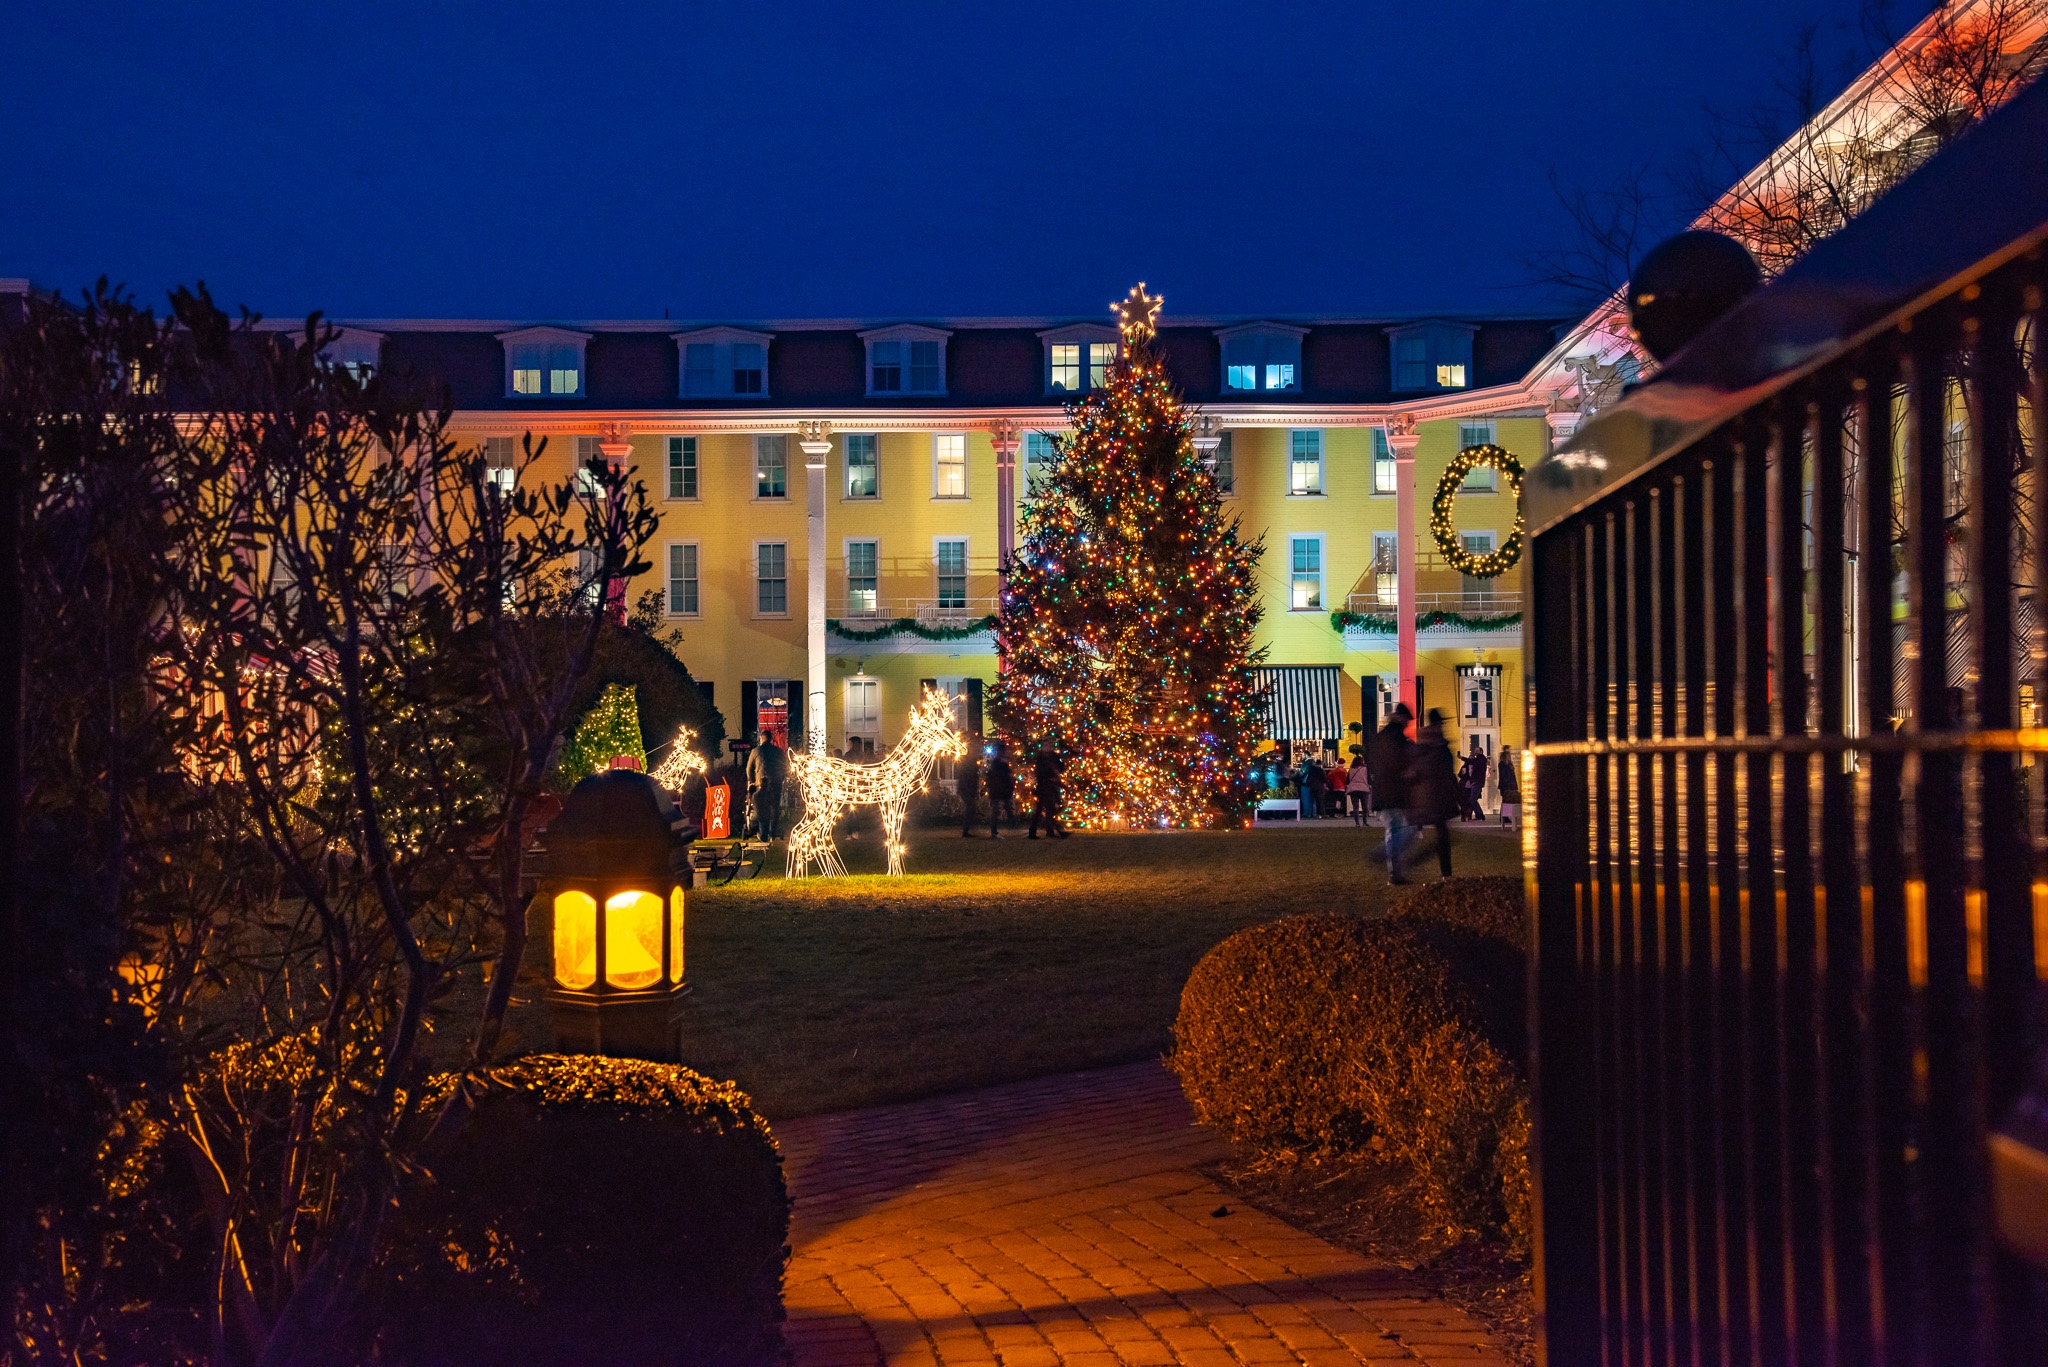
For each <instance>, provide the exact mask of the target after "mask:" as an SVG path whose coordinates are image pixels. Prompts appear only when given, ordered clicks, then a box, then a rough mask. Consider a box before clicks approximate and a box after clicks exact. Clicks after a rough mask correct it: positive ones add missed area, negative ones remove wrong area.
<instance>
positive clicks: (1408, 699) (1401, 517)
mask: <svg viewBox="0 0 2048 1367" xmlns="http://www.w3.org/2000/svg"><path fill="white" fill-rule="evenodd" d="M1421 440H1422V438H1420V437H1418V436H1416V435H1415V420H1414V419H1413V418H1408V417H1402V418H1396V419H1395V420H1394V421H1392V422H1390V423H1388V424H1387V445H1388V446H1389V447H1390V448H1392V450H1393V452H1394V540H1395V553H1396V556H1397V559H1398V564H1397V565H1396V568H1395V579H1394V586H1395V604H1394V617H1395V623H1394V639H1395V641H1396V642H1397V643H1398V645H1397V648H1396V650H1397V654H1396V658H1397V660H1398V663H1397V665H1396V666H1395V667H1396V668H1397V669H1399V670H1400V672H1401V692H1400V698H1401V701H1402V702H1404V703H1407V704H1408V710H1409V711H1410V712H1411V713H1412V712H1415V711H1416V710H1417V709H1416V705H1415V703H1416V699H1415V669H1416V664H1415V444H1416V443H1417V442H1419V441H1421ZM1421 722H1422V719H1421V718H1420V717H1417V718H1416V725H1417V726H1418V727H1420V725H1421Z"/></svg>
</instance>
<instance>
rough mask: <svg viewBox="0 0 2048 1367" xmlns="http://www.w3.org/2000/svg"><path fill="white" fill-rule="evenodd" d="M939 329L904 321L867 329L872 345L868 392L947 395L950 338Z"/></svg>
mask: <svg viewBox="0 0 2048 1367" xmlns="http://www.w3.org/2000/svg"><path fill="white" fill-rule="evenodd" d="M950 335H951V334H950V333H946V332H941V331H940V330H939V329H937V328H926V327H917V326H916V325H914V324H910V323H903V324H899V325H898V326H896V327H890V328H877V329H875V330H874V331H872V332H863V333H862V334H861V335H860V336H861V340H862V341H864V342H866V343H867V347H868V393H869V394H881V395H893V394H944V393H945V392H946V338H947V337H948V336H950Z"/></svg>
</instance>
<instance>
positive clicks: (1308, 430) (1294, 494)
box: [1287, 427, 1328, 498]
mask: <svg viewBox="0 0 2048 1367" xmlns="http://www.w3.org/2000/svg"><path fill="white" fill-rule="evenodd" d="M1307 436H1312V437H1314V438H1315V447H1316V464H1315V485H1314V487H1313V488H1307V487H1303V484H1302V481H1300V480H1298V479H1297V478H1296V477H1295V476H1296V470H1295V467H1296V466H1298V465H1300V464H1301V463H1302V461H1301V458H1300V457H1299V456H1297V455H1296V454H1295V446H1296V445H1297V443H1298V439H1299V438H1301V437H1307ZM1325 462H1326V456H1325V453H1324V449H1323V429H1322V428H1320V427H1293V428H1289V429H1288V432H1287V496H1288V497H1289V498H1321V497H1323V495H1324V492H1325V489H1326V485H1327V483H1328V481H1327V480H1326V479H1325V478H1324V476H1325V474H1326V473H1327V471H1326V470H1325Z"/></svg>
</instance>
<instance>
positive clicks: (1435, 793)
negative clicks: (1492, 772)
mask: <svg viewBox="0 0 2048 1367" xmlns="http://www.w3.org/2000/svg"><path fill="white" fill-rule="evenodd" d="M1463 805H1464V794H1463V792H1462V791H1461V790H1460V789H1459V787H1458V760H1457V757H1456V756H1455V755H1453V754H1452V753H1451V746H1450V742H1448V741H1446V740H1445V739H1444V714H1443V713H1442V712H1440V711H1438V710H1437V709H1436V708H1434V707H1432V708H1430V709H1429V724H1428V725H1426V726H1424V727H1423V728H1422V730H1421V732H1420V733H1419V734H1418V735H1417V736H1416V738H1415V753H1414V756H1413V758H1411V759H1410V760H1409V762H1408V824H1409V825H1410V826H1412V827H1413V828H1415V829H1416V830H1417V831H1420V830H1421V829H1422V828H1423V827H1424V826H1433V827H1435V828H1436V867H1437V872H1438V873H1439V874H1441V875H1442V876H1443V877H1445V878H1449V877H1450V876H1451V821H1452V819H1453V818H1454V817H1456V816H1457V815H1458V813H1459V811H1460V810H1461V809H1462V808H1463ZM1406 872H1407V871H1406V870H1405V869H1403V870H1402V871H1401V874H1402V876H1399V877H1396V878H1395V879H1394V880H1393V881H1395V882H1396V883H1399V882H1403V881H1405V875H1406Z"/></svg>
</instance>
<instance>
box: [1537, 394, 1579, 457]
mask: <svg viewBox="0 0 2048 1367" xmlns="http://www.w3.org/2000/svg"><path fill="white" fill-rule="evenodd" d="M1563 402H1564V401H1563V400H1562V399H1559V400H1558V403H1557V404H1553V405H1552V406H1551V407H1550V409H1549V410H1548V411H1546V412H1545V413H1544V415H1543V420H1544V421H1545V422H1547V423H1549V424H1550V450H1551V452H1553V453H1554V452H1555V451H1556V450H1557V448H1558V447H1560V446H1562V445H1564V444H1565V443H1566V442H1568V441H1570V440H1571V439H1572V434H1573V433H1574V432H1577V431H1578V430H1579V410H1578V407H1577V406H1576V405H1574V406H1572V407H1570V408H1564V407H1560V406H1559V405H1561V404H1562V403H1563Z"/></svg>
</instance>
